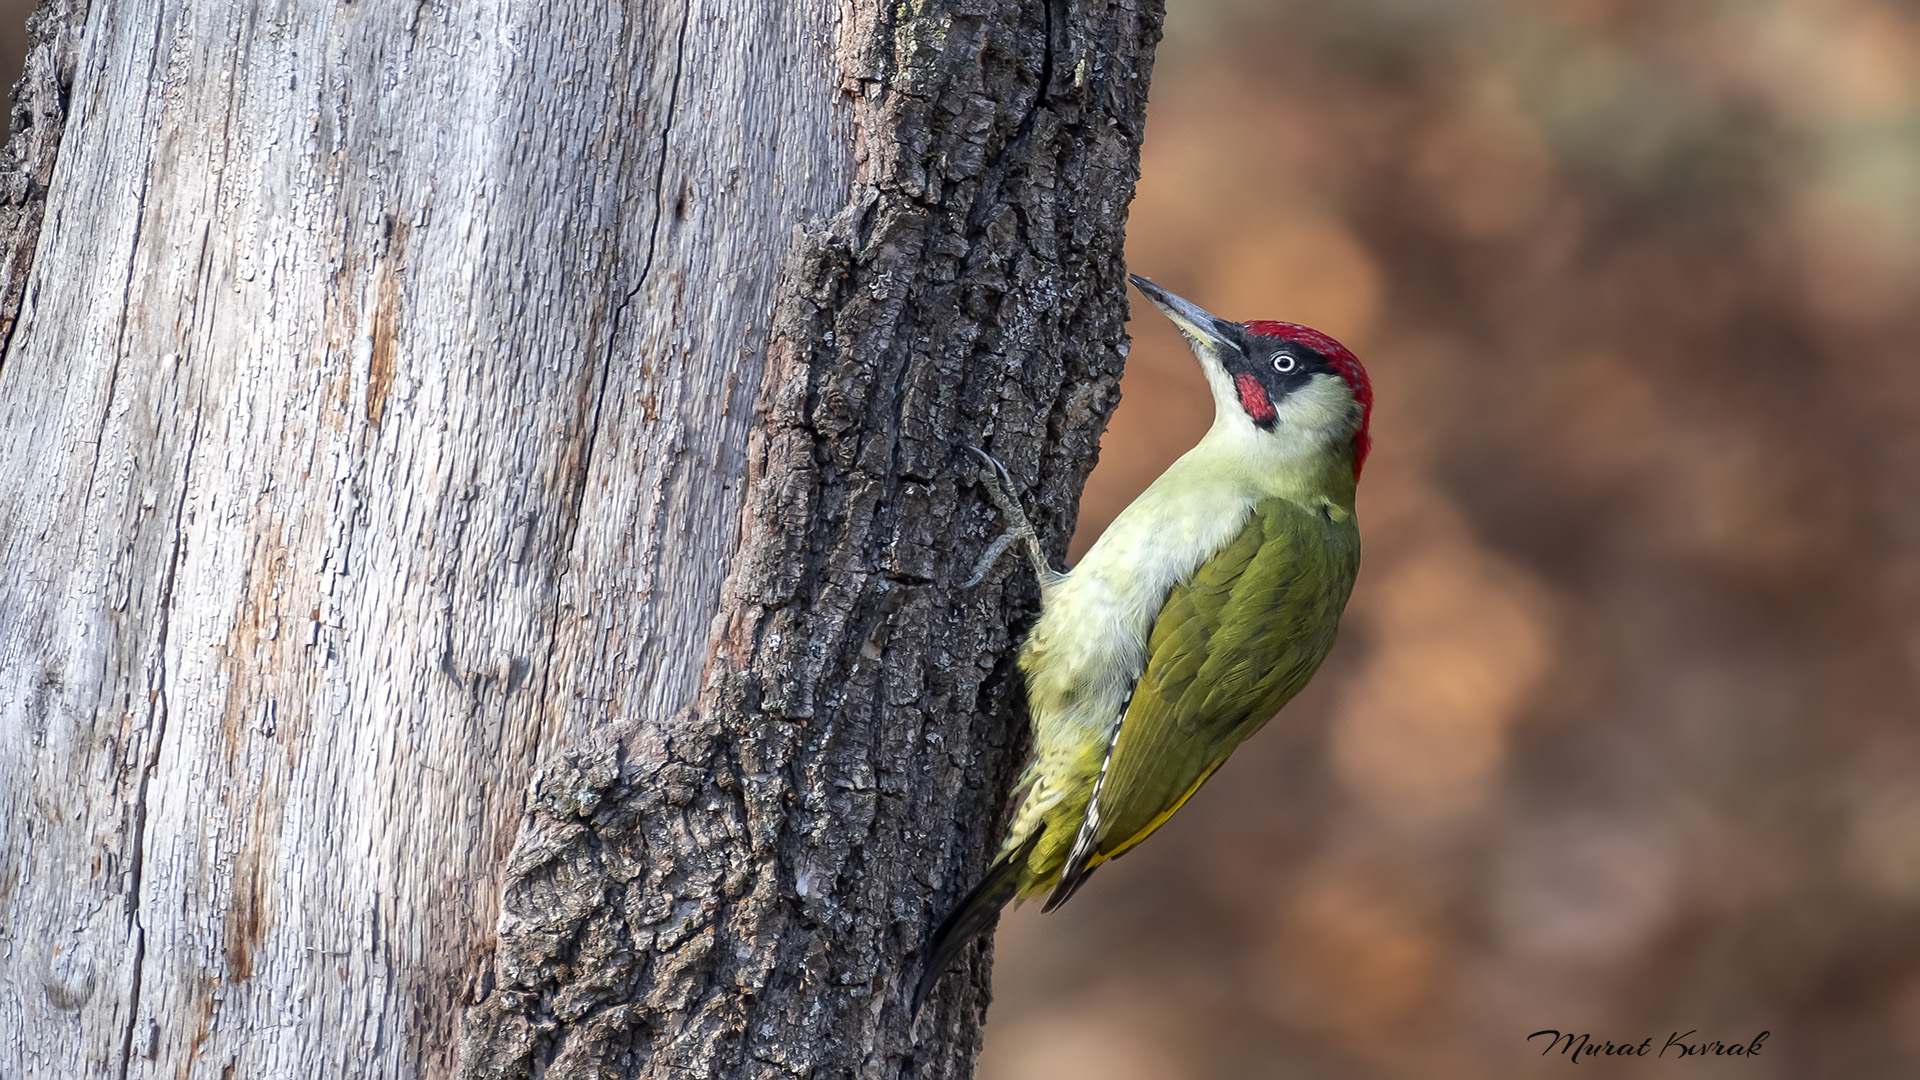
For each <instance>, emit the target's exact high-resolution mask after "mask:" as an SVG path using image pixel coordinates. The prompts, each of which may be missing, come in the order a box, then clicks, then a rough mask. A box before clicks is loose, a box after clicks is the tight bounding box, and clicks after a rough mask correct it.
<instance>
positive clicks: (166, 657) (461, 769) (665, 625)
mask: <svg viewBox="0 0 1920 1080" xmlns="http://www.w3.org/2000/svg"><path fill="white" fill-rule="evenodd" d="M73 18H74V20H75V21H73V22H72V23H71V24H69V25H71V26H73V27H75V28H80V27H82V26H83V30H82V31H81V32H79V33H78V34H77V36H76V37H75V38H74V39H72V40H73V48H74V54H73V55H74V56H75V57H76V58H77V59H76V61H75V63H74V68H73V76H72V82H71V85H72V92H71V96H70V98H69V99H68V101H69V107H68V108H67V110H66V112H65V113H64V129H63V130H52V129H51V128H50V129H48V130H45V131H42V132H40V133H39V136H40V137H42V138H49V139H53V140H56V142H54V143H49V144H48V145H49V147H50V149H48V150H47V151H46V152H47V153H48V154H52V152H53V150H52V149H51V147H52V146H55V145H57V149H58V158H57V164H56V165H54V167H53V168H52V171H51V179H50V181H49V182H48V183H47V185H46V187H45V194H44V198H45V205H44V222H43V223H42V224H41V225H40V227H39V237H38V241H37V244H36V243H34V242H32V241H28V242H27V246H26V248H24V249H20V250H26V251H30V252H31V253H32V258H31V262H30V264H24V265H23V266H22V269H23V271H24V275H25V278H24V280H25V282H26V285H25V290H24V301H23V304H22V306H21V309H20V314H19V320H18V323H17V325H16V327H15V329H14V332H13V335H12V340H11V341H10V343H9V347H8V349H7V352H6V354H5V355H6V360H5V366H4V367H0V807H4V813H5V815H6V822H7V827H6V837H5V841H4V846H0V942H3V944H0V1073H4V1074H5V1075H8V1076H13V1075H21V1076H40V1075H45V1076H63V1077H64V1076H95V1075H112V1076H157V1075H166V1076H183V1075H224V1074H229V1073H230V1074H231V1075H236V1076H279V1075H287V1076H308V1075H334V1076H361V1075H378V1076H414V1075H426V1076H443V1075H449V1074H451V1073H453V1072H456V1071H457V1072H461V1073H463V1074H468V1075H488V1076H530V1075H541V1076H548V1077H559V1076H589V1075H591V1076H602V1075H617V1076H628V1075H647V1076H668V1075H672V1076H682V1075H713V1076H722V1075H724V1076H746V1075H784V1074H789V1073H791V1074H806V1075H815V1076H832V1075H853V1074H858V1075H879V1074H886V1075H894V1074H899V1073H903V1072H905V1073H915V1074H919V1075H927V1076H955V1075H964V1074H965V1073H966V1072H967V1071H968V1070H969V1068H970V1064H971V1061H972V1057H973V1052H974V1050H975V1049H976V1046H977V1041H978V1033H977V1023H978V1012H977V1009H975V1008H974V1007H972V1004H971V1002H972V1001H973V1000H975V998H976V995H977V987H978V985H979V983H980V982H981V981H982V979H983V976H982V975H981V974H980V973H979V972H976V973H975V974H974V975H973V977H972V979H971V980H969V979H967V978H956V979H953V980H950V982H949V986H948V989H947V991H946V1000H948V1001H952V1000H965V1001H967V1002H968V1005H967V1007H964V1008H959V1009H954V1008H951V1007H950V1006H949V1005H948V1004H947V1003H946V1002H945V1001H943V1002H936V1004H935V1005H934V1006H933V1007H932V1008H930V1012H931V1013H933V1016H932V1017H931V1018H929V1019H927V1020H923V1022H922V1030H921V1032H920V1043H919V1048H918V1049H916V1046H915V1043H914V1041H913V1039H912V1037H911V1035H910V1034H909V1033H908V1031H907V1030H906V1025H905V1017H904V1009H903V1006H902V1004H901V1002H900V997H901V988H902V987H903V986H905V985H907V984H908V983H909V982H910V980H911V978H912V976H913V975H914V974H915V973H916V972H917V967H916V963H917V950H918V949H919V947H920V945H921V944H922V942H923V940H924V937H925V935H926V933H927V931H928V929H929V927H930V925H931V923H932V921H933V920H934V919H935V918H936V917H937V915H938V914H939V912H940V911H941V909H942V908H943V907H944V906H945V905H946V904H947V903H949V902H950V901H951V899H952V898H953V897H954V896H955V894H956V893H957V891H958V890H959V889H960V888H962V887H963V886H964V884H965V883H966V881H967V879H968V878H969V877H970V876H971V875H972V874H974V873H977V872H978V870H979V868H980V866H981V864H982V862H983V854H984V852H985V849H986V845H987V843H988V838H987V834H988V833H989V831H990V830H991V828H992V826H993V824H994V820H993V819H994V817H995V815H996V812H997V807H998V805H999V799H1000V795H1001V794H1002V792H1003V790H1004V785H1005V779H1006V775H1007V771H1008V768H1009V766H1010V764H1011V763H1012V756H1013V754H1012V752H1013V750H1014V748H1015V747H1016V745H1017V743H1018V731H1019V721H1018V719H1017V717H1016V716H1015V715H1014V713H1013V711H1012V709H1011V707H1010V701H1009V696H1010V695H1009V692H1008V690H1009V680H1008V678H1007V675H1008V652H1009V647H1010V645H1011V642H1012V640H1013V630H1014V629H1015V628H1017V626H1018V624H1019V622H1020V620H1021V618H1022V617H1023V616H1024V615H1025V614H1026V613H1028V612H1029V611H1030V608H1031V604H1032V600H1033V591H1032V587H1031V585H1030V584H1028V583H1024V582H1023V579H1022V578H1021V577H1019V576H1017V575H1015V576H1008V575H1007V574H1006V573H1004V572H1003V574H1002V575H1000V576H998V577H996V578H995V580H994V581H993V582H991V583H989V585H987V586H983V587H981V588H980V589H977V590H974V591H971V592H968V593H959V592H957V591H956V590H955V589H954V583H955V582H957V581H958V580H959V579H960V577H962V576H964V573H965V566H966V564H967V563H968V562H969V561H970V560H971V558H972V557H973V556H974V555H976V554H977V553H978V551H979V550H980V548H981V546H982V545H983V544H984V543H985V542H986V540H987V539H988V537H989V534H990V533H991V532H992V531H993V530H994V529H995V528H996V527H997V523H996V522H995V521H994V520H993V515H992V513H991V512H990V510H989V508H988V506H987V504H986V503H985V502H984V500H982V499H981V498H979V496H978V493H977V491H976V490H975V489H974V488H973V487H972V486H971V483H970V480H969V479H968V477H969V474H970V472H971V469H970V466H968V465H967V464H966V459H965V457H964V456H963V455H962V454H961V453H959V451H958V448H959V447H962V446H964V445H966V444H968V443H981V444H985V445H990V446H991V447H992V448H993V449H994V451H995V452H996V453H997V454H999V455H1000V456H1001V457H1002V459H1003V460H1005V461H1006V462H1007V463H1008V465H1009V466H1010V467H1011V468H1013V470H1014V472H1015V475H1016V476H1017V477H1019V478H1020V479H1021V480H1022V482H1023V483H1024V484H1026V485H1027V486H1029V487H1030V488H1031V489H1032V490H1031V491H1030V493H1029V501H1030V505H1031V506H1032V507H1033V509H1034V511H1035V512H1036V516H1037V520H1038V522H1039V524H1040V525H1041V527H1042V529H1043V531H1044V532H1046V533H1047V535H1048V536H1050V537H1051V538H1052V540H1053V541H1054V543H1055V548H1056V551H1057V550H1059V548H1060V546H1061V545H1062V544H1063V543H1064V538H1065V536H1066V534H1067V532H1068V531H1069V529H1070V526H1071V519H1072V506H1073V503H1074V499H1075V497H1076V496H1077V494H1078V491H1079V486H1080V483H1081V481H1082V480H1083V479H1084V476H1085V474H1086V471H1087V469H1088V468H1090V466H1091V462H1092V458H1093V454H1094V451H1095V447H1096V439H1097V434H1098V432H1099V430H1100V428H1101V426H1102V424H1103V423H1104V419H1105V416H1106V414H1107V412H1108V410H1109V409H1110V408H1111V406H1112V404H1113V401H1114V397H1115V382H1116V380H1117V377H1118V374H1119V368H1120V364H1121V358H1122V355H1123V353H1124V345H1123V337H1122V334H1121V322H1122V317H1123V314H1124V311H1125V296H1124V292H1123V276H1122V273H1121V260H1120V241H1121V235H1122V226H1123V222H1124V214H1125V207H1126V204H1127V202H1128V199H1129V198H1130V195H1131V190H1132V183H1133V178H1134V173H1135V166H1136V160H1137V158H1136V152H1137V147H1138V142H1139V137H1140V125H1141V119H1142V114H1143V109H1144V101H1145V94H1146V83H1147V65H1148V63H1149V61H1150V57H1151V47H1152V42H1153V41H1154V40H1155V39H1156V38H1157V35H1158V20H1159V8H1158V3H1157V2H1156V0H1118V2H1112V3H1108V2H1079V0H1071V2H1066V0H1053V2H1050V3H1047V4H1023V3H1019V2H1014V0H922V2H920V3H909V4H906V5H890V4H879V3H873V2H871V0H859V2H855V3H848V4H842V5H839V6H833V5H829V4H826V3H825V2H824V0H808V2H796V3H792V4H777V5H775V4H745V3H738V2H729V0H689V2H688V3H685V4H668V3H660V2H655V3H640V4H636V5H631V6H622V5H618V4H606V3H587V2H581V0H568V2H566V3H562V4H555V5H545V6H541V7H538V8H519V7H512V6H508V5H506V4H504V3H498V2H494V3H482V4H480V5H478V6H464V7H453V6H435V5H432V4H428V5H404V6H401V5H391V4H385V3H381V2H377V0H375V2H367V3H361V4H355V5H351V6H331V5H321V4H319V3H317V2H315V0H289V2H288V3H283V4H279V5H271V6H269V5H262V4H259V3H257V2H254V0H220V2H215V3H209V4H206V5H196V6H187V5H183V4H180V3H178V2H177V0H130V2H128V3H125V4H121V5H105V6H102V5H95V6H94V7H93V8H92V9H91V10H88V11H85V12H84V13H81V14H78V15H75V16H73ZM62 40H65V39H62ZM46 115H48V116H54V115H55V114H53V113H48V114H46ZM55 119H56V120H58V117H57V116H56V117H55ZM53 126H54V127H59V126H60V125H58V124H57V123H56V124H55V125H53ZM36 160H38V159H36ZM849 193H851V197H849ZM16 205H18V206H28V204H26V203H18V204H16ZM29 210H30V207H29ZM26 216H28V217H31V216H32V215H31V213H27V214H26ZM9 227H10V228H11V229H12V230H13V231H12V232H11V233H9V234H8V235H13V236H16V237H17V236H18V235H19V230H20V229H21V228H23V227H25V226H24V225H23V224H22V223H20V222H15V223H12V224H11V225H10V226H9ZM16 244H18V241H17V240H16ZM9 265H11V264H9ZM530 780H531V781H533V782H532V783H530V782H529V781H530ZM970 985H971V987H972V989H969V986H970ZM456 1051H457V1054H458V1060H457V1061H456Z"/></svg>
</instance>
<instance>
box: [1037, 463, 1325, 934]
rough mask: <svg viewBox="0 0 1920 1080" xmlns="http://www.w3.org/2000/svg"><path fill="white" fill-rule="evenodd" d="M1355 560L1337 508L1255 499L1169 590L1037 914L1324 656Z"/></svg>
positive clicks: (1190, 787) (1144, 828)
mask: <svg viewBox="0 0 1920 1080" xmlns="http://www.w3.org/2000/svg"><path fill="white" fill-rule="evenodd" d="M1359 563H1360V535H1359V531H1358V529H1357V528H1356V527H1355V524H1354V520H1353V515H1352V513H1351V512H1350V511H1348V510H1346V509H1345V508H1344V507H1340V506H1337V505H1334V504H1331V503H1328V504H1326V506H1325V507H1324V509H1322V510H1320V511H1315V510H1313V509H1311V508H1309V507H1306V506H1302V505H1301V504H1299V503H1297V502H1294V501H1292V500H1288V499H1268V500H1265V501H1263V502H1261V503H1259V504H1258V505H1257V506H1256V507H1255V508H1254V511H1253V513H1252V515H1251V516H1250V517H1249V519H1248V521H1247V524H1246V526H1245V527H1244V528H1242V529H1241V531H1240V534H1239V535H1238V536H1236V537H1235V538H1234V540H1233V542H1232V543H1230V544H1228V545H1227V546H1226V547H1225V548H1222V549H1221V550H1220V552H1219V553H1218V554H1216V555H1215V556H1214V557H1213V558H1211V559H1208V560H1207V561H1206V562H1205V563H1202V564H1201V566H1200V567H1199V569H1198V570H1196V571H1195V572H1194V573H1193V575H1192V576H1191V577H1190V578H1189V579H1188V580H1186V581H1183V582H1181V583H1179V584H1177V585H1175V586H1174V588H1173V590H1172V592H1171V593H1170V594H1169V595H1168V596H1167V601H1166V604H1165V606H1163V607H1162V608H1161V611H1160V616H1159V618H1158V619H1157V620H1156V621H1155V622H1154V626H1153V634H1152V637H1151V638H1149V640H1148V644H1147V653H1148V659H1147V668H1146V671H1145V673H1144V674H1142V675H1141V677H1140V681H1139V683H1138V685H1136V686H1135V688H1134V693H1133V698H1132V701H1131V703H1130V704H1129V706H1128V708H1127V711H1126V715H1125V717H1124V719H1123V720H1122V721H1121V723H1120V728H1119V731H1118V732H1117V734H1116V737H1115V740H1114V743H1113V748H1112V751H1111V754H1110V757H1109V760H1108V761H1107V763H1106V766H1105V769H1104V771H1103V774H1102V776H1101V780H1100V783H1099V786H1098V789H1097V790H1096V792H1095V794H1094V798H1093V800H1092V802H1091V805H1090V808H1089V816H1090V817H1091V818H1092V819H1093V822H1094V823H1095V824H1094V827H1092V828H1091V829H1090V830H1083V835H1082V836H1081V837H1080V839H1079V842H1078V843H1076V844H1075V850H1074V851H1073V852H1072V853H1071V855H1070V856H1069V861H1068V863H1067V865H1066V866H1065V867H1064V868H1063V872H1062V874H1061V880H1060V884H1059V886H1058V887H1057V888H1056V890H1055V892H1054V895H1053V898H1052V900H1051V901H1050V902H1049V905H1048V906H1049V907H1052V906H1055V905H1057V904H1059V903H1060V902H1062V901H1064V900H1065V899H1066V898H1067V897H1068V896H1069V895H1071V894H1072V892H1073V890H1074V889H1075V888H1077V887H1078V885H1079V883H1080V881H1081V880H1083V879H1084V878H1085V876H1086V875H1087V874H1088V873H1089V872H1091V871H1092V869H1093V868H1094V867H1096V866H1098V865H1099V864H1100V863H1101V862H1103V861H1105V860H1107V859H1109V858H1112V857H1114V856H1116V855H1119V854H1121V853H1123V852H1125V851H1126V850H1127V849H1128V848H1130V847H1132V846H1133V845H1135V844H1137V843H1139V842H1140V841H1141V840H1144V839H1146V837H1147V836H1148V835H1149V834H1150V833H1152V832H1153V830H1155V829H1157V828H1159V827H1160V825H1161V824H1162V823H1163V822H1165V821H1166V819H1167V818H1168V817H1170V816H1171V815H1172V814H1173V812H1174V811H1175V810H1178V809H1179V808H1180V806H1181V804H1183V803H1184V802H1185V801H1186V800H1187V799H1188V798H1189V797H1190V796H1192V794H1193V793H1194V791H1196V790H1197V789H1198V788H1199V786H1200V785H1201V784H1202V783H1204V782H1205V781H1206V779H1207V777H1209V776H1211V775H1212V774H1213V771H1214V770H1215V769H1217V768H1219V767H1220V764H1221V763H1222V762H1224V761H1225V760H1226V759H1227V756H1228V755H1229V754H1231V753H1232V752H1233V750H1234V748H1235V747H1237V746H1239V745H1240V743H1241V741H1242V740H1244V739H1246V738H1247V736H1249V735H1252V734H1253V733H1254V732H1255V731H1257V730H1259V729H1260V727H1261V726H1262V725H1264V724H1265V723H1266V722H1267V720H1268V719H1269V718H1271V717H1272V716H1273V714H1274V713H1276V712H1278V711H1279V710H1280V707H1281V706H1283V705H1285V704H1286V703H1287V701H1288V700H1289V699H1291V698H1292V697H1293V696H1294V695H1295V694H1297V693H1299V692H1300V688H1301V687H1303V686H1305V685H1306V684H1307V680H1308V679H1310V678H1312V676H1313V673H1314V672H1315V671H1316V670H1317V669H1318V668H1319V667H1320V662H1321V661H1322V660H1323V659H1325V658H1326V655H1327V651H1328V650H1329V649H1331V648H1332V647H1333V639H1334V634H1335V632H1336V631H1337V630H1338V629H1339V624H1340V613H1341V610H1342V609H1344V608H1345V607H1346V603H1347V597H1348V595H1349V594H1350V593H1351V592H1352V590H1353V581H1354V576H1355V574H1356V572H1357V571H1358V569H1359ZM1036 869H1037V868H1036ZM1047 869H1049V870H1051V869H1052V868H1047ZM1049 876H1051V875H1049Z"/></svg>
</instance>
